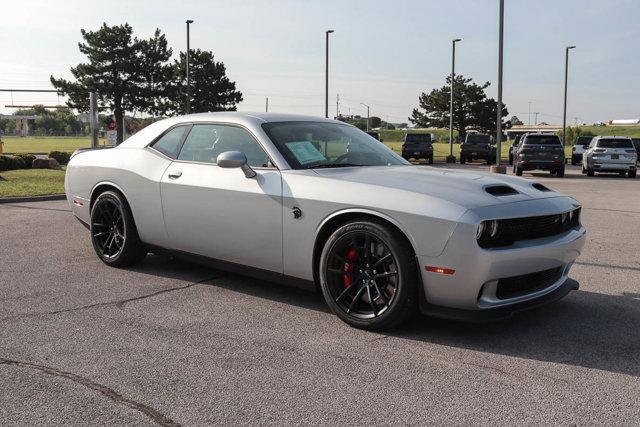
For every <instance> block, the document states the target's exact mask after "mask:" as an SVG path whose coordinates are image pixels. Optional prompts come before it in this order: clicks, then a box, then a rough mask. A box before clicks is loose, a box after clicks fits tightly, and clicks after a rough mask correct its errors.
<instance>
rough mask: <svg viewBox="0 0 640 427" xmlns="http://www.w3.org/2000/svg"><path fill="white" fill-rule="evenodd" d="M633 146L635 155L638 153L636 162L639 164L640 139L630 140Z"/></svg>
mask: <svg viewBox="0 0 640 427" xmlns="http://www.w3.org/2000/svg"><path fill="white" fill-rule="evenodd" d="M631 142H633V146H634V147H636V153H638V161H639V162H640V138H631Z"/></svg>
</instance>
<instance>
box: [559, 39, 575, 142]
mask: <svg viewBox="0 0 640 427" xmlns="http://www.w3.org/2000/svg"><path fill="white" fill-rule="evenodd" d="M575 48H576V47H575V46H567V47H566V48H565V51H564V109H563V111H562V145H563V146H566V145H567V143H566V140H565V134H566V132H567V80H568V76H569V50H571V49H575Z"/></svg>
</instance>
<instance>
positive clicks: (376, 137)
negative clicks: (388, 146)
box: [367, 132, 382, 142]
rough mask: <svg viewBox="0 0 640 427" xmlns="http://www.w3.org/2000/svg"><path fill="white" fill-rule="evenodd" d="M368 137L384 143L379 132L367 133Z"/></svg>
mask: <svg viewBox="0 0 640 427" xmlns="http://www.w3.org/2000/svg"><path fill="white" fill-rule="evenodd" d="M367 135H369V136H370V137H372V138H375V139H377V140H378V141H380V142H382V139H380V134H379V133H378V132H367Z"/></svg>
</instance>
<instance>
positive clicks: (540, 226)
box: [478, 208, 580, 248]
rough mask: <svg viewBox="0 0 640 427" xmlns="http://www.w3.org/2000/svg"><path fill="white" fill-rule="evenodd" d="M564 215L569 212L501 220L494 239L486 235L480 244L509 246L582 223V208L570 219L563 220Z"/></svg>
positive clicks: (553, 234)
mask: <svg viewBox="0 0 640 427" xmlns="http://www.w3.org/2000/svg"><path fill="white" fill-rule="evenodd" d="M563 215H567V213H564V214H557V215H545V216H532V217H527V218H512V219H503V220H499V228H498V234H497V235H496V236H495V237H494V238H492V239H490V238H488V237H487V236H486V235H485V236H483V237H482V238H481V239H480V240H478V244H479V245H480V247H482V248H497V247H503V246H509V245H513V244H514V243H515V242H518V241H521V240H531V239H541V238H543V237H551V236H556V235H559V234H562V233H566V232H567V231H569V230H571V229H573V228H576V227H577V226H579V225H580V208H578V209H576V210H575V214H574V215H573V218H572V219H570V220H566V221H564V222H563Z"/></svg>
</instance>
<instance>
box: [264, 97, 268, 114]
mask: <svg viewBox="0 0 640 427" xmlns="http://www.w3.org/2000/svg"><path fill="white" fill-rule="evenodd" d="M264 112H265V113H268V112H269V97H268V96H267V98H266V99H265V101H264Z"/></svg>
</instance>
